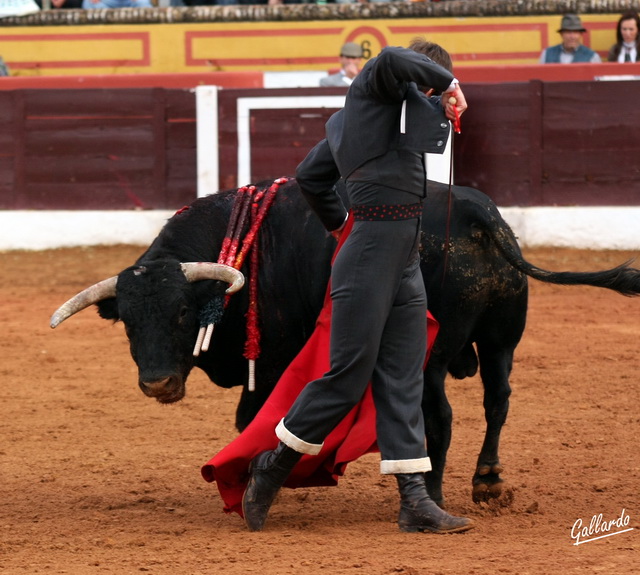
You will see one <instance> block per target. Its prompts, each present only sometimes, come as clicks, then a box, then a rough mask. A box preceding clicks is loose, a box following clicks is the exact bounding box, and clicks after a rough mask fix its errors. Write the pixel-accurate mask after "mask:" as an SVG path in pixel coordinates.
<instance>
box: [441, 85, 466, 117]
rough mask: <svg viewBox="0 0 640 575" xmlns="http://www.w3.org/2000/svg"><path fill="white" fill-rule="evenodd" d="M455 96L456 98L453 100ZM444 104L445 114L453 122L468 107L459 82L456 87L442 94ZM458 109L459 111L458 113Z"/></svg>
mask: <svg viewBox="0 0 640 575" xmlns="http://www.w3.org/2000/svg"><path fill="white" fill-rule="evenodd" d="M450 98H451V100H450ZM453 98H455V100H453ZM442 106H443V108H444V115H445V116H446V117H447V118H448V119H449V120H451V121H452V122H455V121H456V119H458V118H459V117H460V116H462V114H463V113H464V111H465V110H466V109H467V100H466V99H465V97H464V94H463V93H462V90H461V89H460V85H459V84H456V87H455V89H453V90H451V91H449V92H445V93H444V94H442ZM456 111H457V112H458V114H457V115H456Z"/></svg>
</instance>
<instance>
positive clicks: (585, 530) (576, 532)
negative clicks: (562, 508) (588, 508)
mask: <svg viewBox="0 0 640 575" xmlns="http://www.w3.org/2000/svg"><path fill="white" fill-rule="evenodd" d="M628 525H629V516H628V515H627V514H626V513H625V510H624V509H623V510H622V513H621V514H620V517H618V518H617V519H612V520H611V521H603V520H602V513H600V514H599V515H594V516H593V517H592V518H591V522H590V523H589V526H588V527H587V526H584V527H583V524H582V519H578V520H577V521H576V522H575V523H574V524H573V527H572V528H571V538H572V539H575V543H574V545H581V544H582V543H589V541H595V540H596V539H602V538H603V537H611V535H619V534H620V533H626V532H627V531H633V527H628V528H627V529H624V528H625V527H627V526H628ZM614 529H615V530H614ZM594 535H595V537H594ZM587 537H590V539H587Z"/></svg>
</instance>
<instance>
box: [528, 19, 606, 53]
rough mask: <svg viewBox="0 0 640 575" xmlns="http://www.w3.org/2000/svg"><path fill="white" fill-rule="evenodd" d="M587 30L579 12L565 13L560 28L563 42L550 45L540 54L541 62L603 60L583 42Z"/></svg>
mask: <svg viewBox="0 0 640 575" xmlns="http://www.w3.org/2000/svg"><path fill="white" fill-rule="evenodd" d="M586 31H587V30H586V29H585V28H584V26H583V25H582V22H581V21H580V16H578V15H577V14H565V15H564V16H563V17H562V23H561V24H560V30H558V32H559V33H560V35H561V36H562V44H557V45H555V46H550V47H549V48H547V49H546V50H543V51H542V54H540V64H584V63H588V62H592V63H597V62H601V61H602V60H601V59H600V56H599V55H598V53H597V52H594V51H593V50H592V49H591V48H587V47H586V46H583V44H582V35H583V34H584V33H585V32H586Z"/></svg>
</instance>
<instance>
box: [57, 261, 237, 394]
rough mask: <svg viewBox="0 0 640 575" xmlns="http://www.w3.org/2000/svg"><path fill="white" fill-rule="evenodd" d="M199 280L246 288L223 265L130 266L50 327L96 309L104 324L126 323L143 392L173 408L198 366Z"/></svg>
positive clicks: (77, 300) (66, 307)
mask: <svg viewBox="0 0 640 575" xmlns="http://www.w3.org/2000/svg"><path fill="white" fill-rule="evenodd" d="M200 280H221V281H223V282H227V283H229V284H231V285H230V286H229V287H228V288H227V289H226V292H224V293H227V294H231V293H234V292H236V291H238V290H239V289H240V288H241V287H242V286H243V284H244V276H243V275H242V273H240V272H239V271H238V270H235V269H234V268H231V267H229V266H225V265H222V264H214V263H179V262H177V261H175V260H158V261H152V262H148V263H145V264H141V265H135V266H131V267H129V268H127V269H125V270H123V271H122V272H121V273H120V274H118V275H117V276H114V277H111V278H108V279H106V280H103V281H101V282H99V283H97V284H95V285H93V286H91V287H89V288H87V289H85V290H83V291H82V292H80V293H79V294H77V295H75V296H74V297H72V298H71V299H70V300H69V301H67V302H66V303H64V304H63V305H62V306H61V307H60V308H59V309H58V310H57V311H56V312H55V313H54V314H53V315H52V316H51V327H52V328H55V327H56V326H58V325H59V324H60V323H62V322H63V321H64V320H65V319H67V318H68V317H70V316H72V315H73V314H75V313H77V312H79V311H81V310H83V309H85V308H87V307H89V306H90V305H92V304H97V305H98V311H99V313H100V315H101V316H102V317H103V318H105V319H113V320H115V321H117V320H122V322H123V323H124V326H125V330H126V332H127V337H128V338H129V343H130V348H131V356H132V357H133V359H134V361H135V362H136V364H137V365H138V385H139V386H140V389H141V390H142V391H143V392H144V394H145V395H147V396H148V397H154V398H155V399H157V400H158V401H159V402H160V403H173V402H175V401H179V400H180V399H182V398H183V397H184V394H185V381H186V378H187V376H188V374H189V372H190V371H191V369H192V367H193V364H194V359H193V354H192V350H193V346H194V340H195V338H196V334H197V332H198V328H199V324H200V319H199V310H200V307H201V306H202V303H203V302H202V297H198V295H197V293H196V290H195V289H193V288H192V287H191V284H192V282H198V281H200ZM220 291H222V290H220ZM210 296H211V293H210V292H209V297H210Z"/></svg>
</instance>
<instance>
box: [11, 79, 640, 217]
mask: <svg viewBox="0 0 640 575" xmlns="http://www.w3.org/2000/svg"><path fill="white" fill-rule="evenodd" d="M344 92H345V91H344V90H343V89H339V88H335V89H322V88H308V89H271V90H264V89H226V90H221V91H220V92H219V108H218V118H217V121H218V126H219V138H218V141H219V174H220V175H219V183H220V187H221V188H232V187H236V186H237V185H238V183H240V184H244V183H247V182H238V181H237V174H238V106H237V102H238V99H240V98H267V99H270V100H273V99H274V98H276V99H277V98H291V97H297V96H300V95H315V96H318V97H327V96H331V95H340V94H344ZM465 93H466V95H467V98H468V99H469V101H470V102H472V103H473V105H472V106H471V107H470V108H469V111H468V112H467V113H466V114H465V115H464V116H463V122H462V134H461V135H460V136H458V137H456V139H455V146H454V152H455V165H456V168H455V172H456V183H458V184H463V185H471V186H474V187H477V188H479V189H481V190H483V191H484V192H485V193H487V194H488V195H490V196H491V197H492V198H493V199H494V200H495V201H496V203H498V204H499V205H501V206H550V205H563V206H570V205H582V206H594V205H609V206H621V205H640V194H638V190H639V187H640V172H639V171H638V170H637V169H636V167H635V166H636V163H637V162H636V159H637V157H638V156H639V155H640V137H639V136H638V130H637V126H638V124H639V122H636V118H637V117H638V116H639V115H640V111H638V109H637V105H636V102H637V101H638V100H639V99H640V83H638V82H633V81H632V82H540V81H531V82H526V83H522V82H521V83H510V84H473V83H469V84H468V85H467V86H466V88H465ZM334 110H335V108H332V107H331V106H327V107H325V108H316V107H314V108H310V109H306V108H295V109H287V108H284V109H279V108H273V107H272V109H269V108H265V107H259V106H258V107H254V109H251V110H250V111H249V114H250V117H249V118H248V125H250V133H251V150H250V154H251V157H250V159H249V166H250V168H249V172H248V174H249V175H248V176H247V177H249V178H250V179H251V180H253V181H255V180H258V179H263V178H274V177H278V176H282V175H289V174H293V172H294V170H295V167H296V165H297V164H298V163H299V162H300V160H302V158H303V157H304V156H305V155H306V153H307V151H308V150H309V149H310V148H311V147H312V146H313V145H314V144H315V143H316V142H317V141H318V140H319V139H320V138H322V137H323V133H324V123H325V121H326V119H327V118H328V117H329V115H330V114H331V113H332V112H333V111H334ZM639 119H640V118H639ZM212 129H214V128H213V127H212ZM196 168H197V166H196V106H195V96H194V93H193V90H190V89H176V88H126V89H125V88H123V89H83V90H76V89H57V90H10V91H4V92H0V209H132V208H137V209H176V208H179V207H181V206H182V205H184V204H186V203H189V202H190V201H192V200H193V199H194V198H195V197H196V173H197V169H196Z"/></svg>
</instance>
